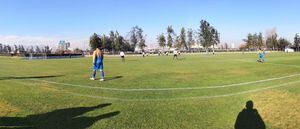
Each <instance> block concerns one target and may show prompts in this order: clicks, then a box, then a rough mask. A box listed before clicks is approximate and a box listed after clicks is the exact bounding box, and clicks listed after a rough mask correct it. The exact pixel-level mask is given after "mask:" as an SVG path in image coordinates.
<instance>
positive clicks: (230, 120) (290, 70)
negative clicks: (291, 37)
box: [0, 52, 300, 129]
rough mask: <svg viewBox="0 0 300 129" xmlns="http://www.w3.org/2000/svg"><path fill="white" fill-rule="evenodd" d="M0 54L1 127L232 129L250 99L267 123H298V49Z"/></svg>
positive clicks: (291, 127) (284, 127) (273, 126)
mask: <svg viewBox="0 0 300 129" xmlns="http://www.w3.org/2000/svg"><path fill="white" fill-rule="evenodd" d="M256 60H257V54H254V53H253V54H249V53H247V54H246V53H245V54H241V53H240V54H238V53H236V54H229V53H225V54H224V53H223V54H221V53H217V54H216V55H205V54H203V55H184V54H183V55H181V56H179V59H178V60H172V56H150V57H146V58H142V57H140V56H131V57H126V62H121V59H120V58H119V57H105V58H104V71H105V76H106V78H105V79H106V81H104V82H100V81H99V80H98V78H99V76H98V75H99V73H97V80H95V81H91V80H90V79H89V78H90V75H91V67H92V65H91V64H92V59H91V58H77V59H51V60H22V59H20V58H9V57H0V128H1V127H3V128H6V127H11V128H38V129H62V128H63V129H83V128H93V129H98V128H103V129H114V128H115V129H123V128H125V129H135V128H141V129H158V128H159V129H166V128H169V129H188V128H192V129H193V128H195V129H202V128H203V129H207V128H208V129H232V128H234V123H235V121H236V118H237V115H238V114H239V112H240V111H241V110H242V109H243V108H244V107H245V103H246V101H248V100H252V101H253V102H254V108H256V109H257V110H258V112H259V114H260V115H261V117H262V119H263V120H264V123H265V125H266V127H267V128H269V129H277V128H280V129H296V128H300V80H299V79H300V54H299V53H279V52H278V53H267V55H266V63H257V62H256Z"/></svg>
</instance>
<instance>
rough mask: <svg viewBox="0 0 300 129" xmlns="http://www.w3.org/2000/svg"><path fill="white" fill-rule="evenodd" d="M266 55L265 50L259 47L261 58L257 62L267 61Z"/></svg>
mask: <svg viewBox="0 0 300 129" xmlns="http://www.w3.org/2000/svg"><path fill="white" fill-rule="evenodd" d="M264 56H265V51H262V50H261V49H259V52H258V57H259V59H258V60H257V62H260V63H264V62H265V58H264Z"/></svg>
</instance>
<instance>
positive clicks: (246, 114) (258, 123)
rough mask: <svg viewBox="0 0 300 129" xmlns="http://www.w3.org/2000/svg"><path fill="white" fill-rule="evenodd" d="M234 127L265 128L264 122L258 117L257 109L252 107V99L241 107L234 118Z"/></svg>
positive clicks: (237, 128)
mask: <svg viewBox="0 0 300 129" xmlns="http://www.w3.org/2000/svg"><path fill="white" fill-rule="evenodd" d="M234 128H235V129H265V128H266V126H265V123H264V121H263V119H262V118H261V117H260V115H259V113H258V111H257V110H256V109H253V101H251V100H249V101H247V102H246V108H245V109H243V110H242V111H241V112H240V113H239V115H238V116H237V118H236V121H235V125H234Z"/></svg>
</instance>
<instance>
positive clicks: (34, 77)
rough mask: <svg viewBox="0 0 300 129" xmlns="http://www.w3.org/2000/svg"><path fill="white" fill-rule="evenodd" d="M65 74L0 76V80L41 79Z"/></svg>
mask: <svg viewBox="0 0 300 129" xmlns="http://www.w3.org/2000/svg"><path fill="white" fill-rule="evenodd" d="M62 76H64V75H50V76H27V77H13V76H11V77H0V80H11V79H40V78H54V77H62Z"/></svg>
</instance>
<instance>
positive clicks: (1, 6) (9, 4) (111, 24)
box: [0, 0, 300, 47]
mask: <svg viewBox="0 0 300 129" xmlns="http://www.w3.org/2000/svg"><path fill="white" fill-rule="evenodd" d="M299 5H300V1H297V0H281V1H279V0H278V1H275V0H263V1H262V0H251V1H250V0H248V1H246V0H0V42H7V43H15V42H17V43H18V42H19V43H20V42H36V43H37V44H38V43H51V44H53V45H55V44H57V41H58V40H60V39H65V40H70V41H71V42H72V41H73V42H74V43H73V45H74V46H76V47H85V46H86V44H87V42H88V38H89V36H90V35H91V34H92V33H94V32H96V33H98V34H108V33H109V31H110V30H118V31H119V32H120V33H121V34H122V35H124V36H125V35H127V32H129V31H130V28H131V27H133V26H135V25H138V26H140V27H142V29H143V30H144V32H145V34H147V43H148V44H150V46H152V45H151V44H155V43H156V36H157V35H158V34H160V33H163V32H166V27H167V26H168V25H173V28H174V29H175V31H176V32H177V33H179V30H180V28H181V27H185V28H193V29H198V26H199V21H200V20H201V19H205V20H207V21H209V22H210V23H211V24H212V25H213V26H214V27H215V28H217V29H218V30H219V32H220V33H221V42H222V43H224V42H227V43H230V44H231V43H235V44H239V43H241V42H242V39H243V38H245V37H246V35H247V33H249V32H251V33H255V32H263V33H264V32H265V31H266V30H267V29H271V28H273V27H276V29H277V33H278V34H279V36H281V37H285V38H288V39H289V40H291V41H292V39H293V36H294V35H295V34H296V33H298V32H299V33H300V22H299V21H300V17H299V14H300V10H299V8H298V7H299Z"/></svg>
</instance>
